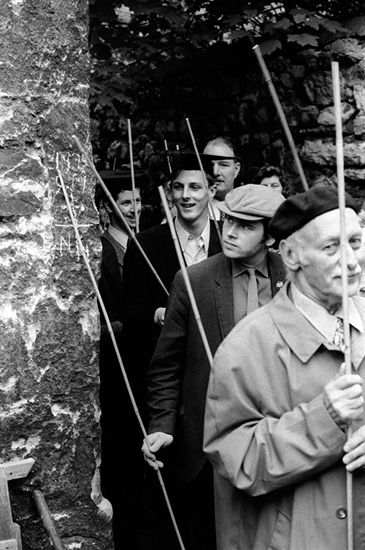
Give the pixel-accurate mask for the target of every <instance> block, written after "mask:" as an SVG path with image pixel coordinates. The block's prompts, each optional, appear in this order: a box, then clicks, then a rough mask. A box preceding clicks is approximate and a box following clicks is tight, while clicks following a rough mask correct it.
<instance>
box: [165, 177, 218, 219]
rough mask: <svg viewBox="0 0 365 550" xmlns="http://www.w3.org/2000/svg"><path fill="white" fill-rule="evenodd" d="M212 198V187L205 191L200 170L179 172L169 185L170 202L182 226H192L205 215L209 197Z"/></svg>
mask: <svg viewBox="0 0 365 550" xmlns="http://www.w3.org/2000/svg"><path fill="white" fill-rule="evenodd" d="M208 193H209V195H210V198H211V199H212V198H213V197H214V186H213V187H212V188H211V189H210V190H209V192H208V191H207V189H206V187H205V183H204V178H203V174H202V173H201V171H200V170H181V172H180V173H179V174H178V175H177V177H176V178H175V180H174V181H173V182H172V184H171V195H172V200H173V201H174V204H175V206H176V209H177V215H178V219H179V221H180V223H182V225H183V226H186V224H193V223H195V222H196V221H198V220H199V218H201V217H202V216H203V215H204V216H206V215H207V207H208V200H209V198H208V197H209V195H208Z"/></svg>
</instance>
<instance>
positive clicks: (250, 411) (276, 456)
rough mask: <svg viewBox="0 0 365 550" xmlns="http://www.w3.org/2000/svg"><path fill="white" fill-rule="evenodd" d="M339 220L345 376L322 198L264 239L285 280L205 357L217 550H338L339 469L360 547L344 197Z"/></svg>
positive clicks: (360, 361) (353, 271)
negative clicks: (347, 343) (348, 368)
mask: <svg viewBox="0 0 365 550" xmlns="http://www.w3.org/2000/svg"><path fill="white" fill-rule="evenodd" d="M345 213H346V224H345V227H346V231H345V233H346V252H347V262H346V263H347V266H346V267H347V273H346V277H347V282H348V295H349V304H348V305H349V308H348V309H349V322H350V332H351V348H352V355H351V357H352V373H351V374H345V373H344V368H343V361H344V353H343V351H344V348H343V321H342V318H343V310H342V306H341V299H342V272H341V258H340V256H341V254H340V214H339V210H338V203H337V192H336V190H335V189H332V188H330V187H319V186H315V187H313V188H311V189H310V190H309V191H307V192H305V193H302V194H299V195H296V196H294V197H291V198H289V199H287V200H286V201H285V202H284V203H283V204H282V205H281V206H280V207H279V209H278V210H277V212H276V214H275V216H274V217H273V219H272V221H271V223H270V224H269V231H270V233H271V234H272V235H273V237H275V238H276V239H277V240H280V245H279V247H280V252H281V255H282V258H283V261H284V264H285V265H286V268H287V270H288V272H289V281H288V283H286V284H285V286H284V287H283V288H282V290H281V291H280V292H279V293H278V294H277V295H276V296H275V297H274V299H273V300H272V302H270V303H269V304H268V305H267V306H265V307H263V308H261V309H260V310H258V311H257V312H255V313H253V314H252V315H251V316H249V317H248V318H247V319H244V320H242V322H240V323H239V324H238V325H237V326H236V327H235V328H234V329H233V331H232V332H231V333H230V334H229V336H228V337H227V339H226V340H225V341H224V342H223V343H222V345H221V346H220V348H219V349H218V351H217V353H216V356H215V358H214V364H213V369H212V372H211V377H210V382H209V387H208V393H207V405H206V417H205V435H204V440H205V443H204V450H205V452H206V453H207V454H208V456H209V458H210V460H211V462H212V463H213V466H214V468H215V471H216V476H215V483H216V484H215V487H216V490H217V495H218V498H217V500H216V504H217V510H216V512H217V515H216V518H217V526H218V531H217V535H218V548H219V550H233V549H234V550H247V549H248V548H250V549H252V550H253V549H258V548H260V549H262V550H264V549H280V550H281V549H283V548H285V549H286V550H309V549H318V550H319V549H320V550H343V548H346V547H347V541H346V533H347V528H348V525H347V513H348V512H347V505H346V469H347V470H348V471H350V472H353V481H354V513H355V517H354V548H355V550H360V549H363V548H364V541H365V502H364V487H365V469H364V466H365V426H364V421H365V418H364V410H363V405H364V399H363V378H364V374H365V332H364V327H365V301H364V299H363V298H361V297H359V296H357V291H358V288H359V282H360V276H361V270H362V266H363V264H364V248H363V245H362V243H361V227H360V224H359V220H358V217H357V214H356V204H355V203H354V201H353V200H352V199H351V197H349V196H347V198H346V210H345ZM350 422H352V426H353V435H352V436H351V437H350V439H349V440H348V441H347V442H346V428H347V426H348V425H349V423H350Z"/></svg>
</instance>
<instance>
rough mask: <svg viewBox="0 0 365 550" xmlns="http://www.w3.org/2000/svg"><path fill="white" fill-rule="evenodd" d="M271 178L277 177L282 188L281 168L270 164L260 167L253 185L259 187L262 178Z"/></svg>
mask: <svg viewBox="0 0 365 550" xmlns="http://www.w3.org/2000/svg"><path fill="white" fill-rule="evenodd" d="M272 176H277V177H278V178H279V179H280V182H281V184H282V186H283V187H284V181H283V179H284V178H283V172H282V170H281V168H279V167H278V166H273V165H271V164H265V166H262V168H260V170H259V171H258V172H257V174H256V176H255V178H254V180H253V183H254V184H255V185H260V183H261V182H262V180H263V179H264V178H271V177H272Z"/></svg>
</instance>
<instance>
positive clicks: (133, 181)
mask: <svg viewBox="0 0 365 550" xmlns="http://www.w3.org/2000/svg"><path fill="white" fill-rule="evenodd" d="M127 126H128V145H129V162H130V165H131V180H132V199H133V208H134V215H135V218H136V233H139V216H138V212H137V203H136V183H135V178H134V162H133V142H132V128H131V121H130V119H129V118H128V119H127Z"/></svg>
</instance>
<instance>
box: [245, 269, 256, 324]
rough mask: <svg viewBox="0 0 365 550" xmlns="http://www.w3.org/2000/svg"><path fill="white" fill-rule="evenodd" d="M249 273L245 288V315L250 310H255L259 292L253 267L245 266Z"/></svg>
mask: <svg viewBox="0 0 365 550" xmlns="http://www.w3.org/2000/svg"><path fill="white" fill-rule="evenodd" d="M247 271H248V273H249V275H250V278H249V281H248V289H247V315H248V314H249V313H251V311H255V309H258V307H259V293H258V289H257V280H256V275H255V269H254V268H253V267H249V268H247Z"/></svg>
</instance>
